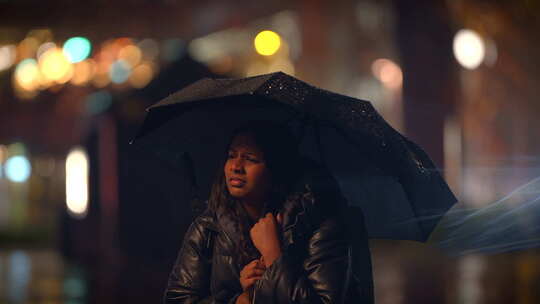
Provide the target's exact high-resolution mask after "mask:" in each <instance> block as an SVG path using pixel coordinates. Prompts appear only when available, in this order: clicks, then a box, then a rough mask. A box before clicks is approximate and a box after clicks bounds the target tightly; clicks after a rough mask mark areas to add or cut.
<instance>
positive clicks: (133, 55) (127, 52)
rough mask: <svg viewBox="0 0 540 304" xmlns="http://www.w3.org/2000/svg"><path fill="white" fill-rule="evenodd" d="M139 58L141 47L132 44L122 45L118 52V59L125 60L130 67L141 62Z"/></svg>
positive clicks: (140, 56)
mask: <svg viewBox="0 0 540 304" xmlns="http://www.w3.org/2000/svg"><path fill="white" fill-rule="evenodd" d="M141 58H142V52H141V49H139V48H138V47H137V46H135V45H132V44H130V45H127V46H125V47H123V48H122V49H120V51H119V52H118V59H123V60H125V61H126V62H127V63H129V65H130V66H132V67H134V66H137V65H138V64H139V63H140V62H141Z"/></svg>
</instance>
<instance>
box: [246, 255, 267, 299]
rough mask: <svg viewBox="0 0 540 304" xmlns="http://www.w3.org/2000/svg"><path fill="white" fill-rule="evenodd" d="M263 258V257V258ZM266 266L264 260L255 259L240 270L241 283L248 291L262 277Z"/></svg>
mask: <svg viewBox="0 0 540 304" xmlns="http://www.w3.org/2000/svg"><path fill="white" fill-rule="evenodd" d="M261 259H262V258H261ZM265 270H266V266H265V265H264V263H263V261H262V260H253V261H251V262H250V263H249V264H247V265H246V266H245V267H244V268H243V269H242V270H241V271H240V285H242V290H243V291H246V290H247V289H248V288H249V287H250V286H251V285H253V284H254V283H255V281H257V280H258V279H260V278H261V276H262V275H263V273H264V271H265Z"/></svg>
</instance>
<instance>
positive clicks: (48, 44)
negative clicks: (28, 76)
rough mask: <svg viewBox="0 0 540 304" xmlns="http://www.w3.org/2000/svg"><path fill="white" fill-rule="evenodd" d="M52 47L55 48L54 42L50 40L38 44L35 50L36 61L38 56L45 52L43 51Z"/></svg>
mask: <svg viewBox="0 0 540 304" xmlns="http://www.w3.org/2000/svg"><path fill="white" fill-rule="evenodd" d="M54 48H56V43H54V42H50V41H49V42H45V43H43V44H42V45H40V46H39V47H38V49H37V51H36V58H37V59H38V61H39V58H40V57H41V56H43V54H45V52H47V51H48V50H50V49H54Z"/></svg>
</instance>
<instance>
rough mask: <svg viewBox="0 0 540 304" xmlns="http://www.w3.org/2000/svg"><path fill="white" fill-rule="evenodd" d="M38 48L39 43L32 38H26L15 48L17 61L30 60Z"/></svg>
mask: <svg viewBox="0 0 540 304" xmlns="http://www.w3.org/2000/svg"><path fill="white" fill-rule="evenodd" d="M38 47H39V41H38V40H37V39H36V38H34V37H27V38H25V39H24V40H23V41H21V42H20V43H19V45H18V46H17V58H18V60H19V61H20V60H24V59H26V58H32V57H34V55H35V54H36V51H37V49H38Z"/></svg>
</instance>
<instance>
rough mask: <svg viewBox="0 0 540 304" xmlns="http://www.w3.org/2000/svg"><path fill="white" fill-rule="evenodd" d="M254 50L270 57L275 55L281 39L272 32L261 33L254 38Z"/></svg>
mask: <svg viewBox="0 0 540 304" xmlns="http://www.w3.org/2000/svg"><path fill="white" fill-rule="evenodd" d="M254 45H255V50H256V51H257V53H259V54H261V55H264V56H270V55H273V54H275V53H276V52H277V51H278V50H279V47H280V46H281V38H280V37H279V35H278V34H277V33H275V32H272V31H262V32H260V33H259V34H257V36H256V37H255V40H254Z"/></svg>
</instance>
